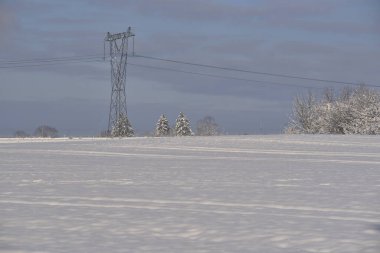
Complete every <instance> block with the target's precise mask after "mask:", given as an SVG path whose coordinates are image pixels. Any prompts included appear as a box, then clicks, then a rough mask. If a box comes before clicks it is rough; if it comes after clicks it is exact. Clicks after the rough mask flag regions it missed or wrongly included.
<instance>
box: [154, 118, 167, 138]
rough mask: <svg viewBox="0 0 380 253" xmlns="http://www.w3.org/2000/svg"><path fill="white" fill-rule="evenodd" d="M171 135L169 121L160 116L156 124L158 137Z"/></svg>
mask: <svg viewBox="0 0 380 253" xmlns="http://www.w3.org/2000/svg"><path fill="white" fill-rule="evenodd" d="M168 135H170V126H169V121H168V119H167V118H166V117H165V115H164V114H162V115H161V116H160V118H159V119H158V121H157V124H156V136H168Z"/></svg>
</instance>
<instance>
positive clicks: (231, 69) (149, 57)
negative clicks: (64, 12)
mask: <svg viewBox="0 0 380 253" xmlns="http://www.w3.org/2000/svg"><path fill="white" fill-rule="evenodd" d="M134 57H139V58H145V59H150V60H156V61H165V62H171V63H178V64H185V65H191V66H197V67H205V68H213V69H219V70H227V71H235V72H242V73H250V74H258V75H267V76H273V77H282V78H292V79H300V80H308V81H316V82H325V83H335V84H345V85H347V84H349V85H356V86H358V85H361V84H360V83H353V82H345V81H337V80H329V79H319V78H311V77H304V76H296V75H287V74H276V73H269V72H260V71H253V70H245V69H238V68H230V67H222V66H217V65H209V64H201V63H194V62H187V61H180V60H172V59H165V58H159V57H152V56H145V55H136V54H135V55H134ZM366 85H367V86H371V87H378V88H380V86H378V85H371V84H366Z"/></svg>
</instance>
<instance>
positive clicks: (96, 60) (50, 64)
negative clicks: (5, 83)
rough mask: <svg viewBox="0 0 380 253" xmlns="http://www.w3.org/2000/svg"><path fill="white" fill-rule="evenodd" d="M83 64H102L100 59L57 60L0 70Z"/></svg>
mask: <svg viewBox="0 0 380 253" xmlns="http://www.w3.org/2000/svg"><path fill="white" fill-rule="evenodd" d="M84 62H103V59H102V58H98V59H96V58H94V59H77V60H75V59H72V60H59V61H55V60H54V61H41V62H38V61H36V63H26V62H25V63H18V64H11V65H8V66H7V65H0V69H12V68H28V67H39V66H54V65H61V64H69V63H84Z"/></svg>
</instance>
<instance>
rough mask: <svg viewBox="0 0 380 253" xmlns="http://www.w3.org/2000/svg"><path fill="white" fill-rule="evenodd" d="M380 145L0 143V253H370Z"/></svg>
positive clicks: (375, 238)
mask: <svg viewBox="0 0 380 253" xmlns="http://www.w3.org/2000/svg"><path fill="white" fill-rule="evenodd" d="M379 153H380V137H378V136H328V135H310V136H308V135H293V136H288V135H269V136H218V137H162V138H126V139H117V138H115V139H91V138H89V139H64V138H62V139H0V181H1V183H0V189H1V191H0V194H1V197H0V217H1V218H0V252H268V253H272V252H273V253H277V252H289V253H290V252H334V253H337V252H345V253H347V252H355V253H356V252H366V253H371V252H373V253H377V252H380V196H379V192H380V155H379Z"/></svg>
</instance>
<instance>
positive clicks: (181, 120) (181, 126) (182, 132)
mask: <svg viewBox="0 0 380 253" xmlns="http://www.w3.org/2000/svg"><path fill="white" fill-rule="evenodd" d="M175 135H177V136H190V135H193V132H192V131H191V128H190V121H189V120H188V119H187V118H186V116H185V114H183V113H182V112H181V113H180V114H179V115H178V117H177V119H176V122H175Z"/></svg>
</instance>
